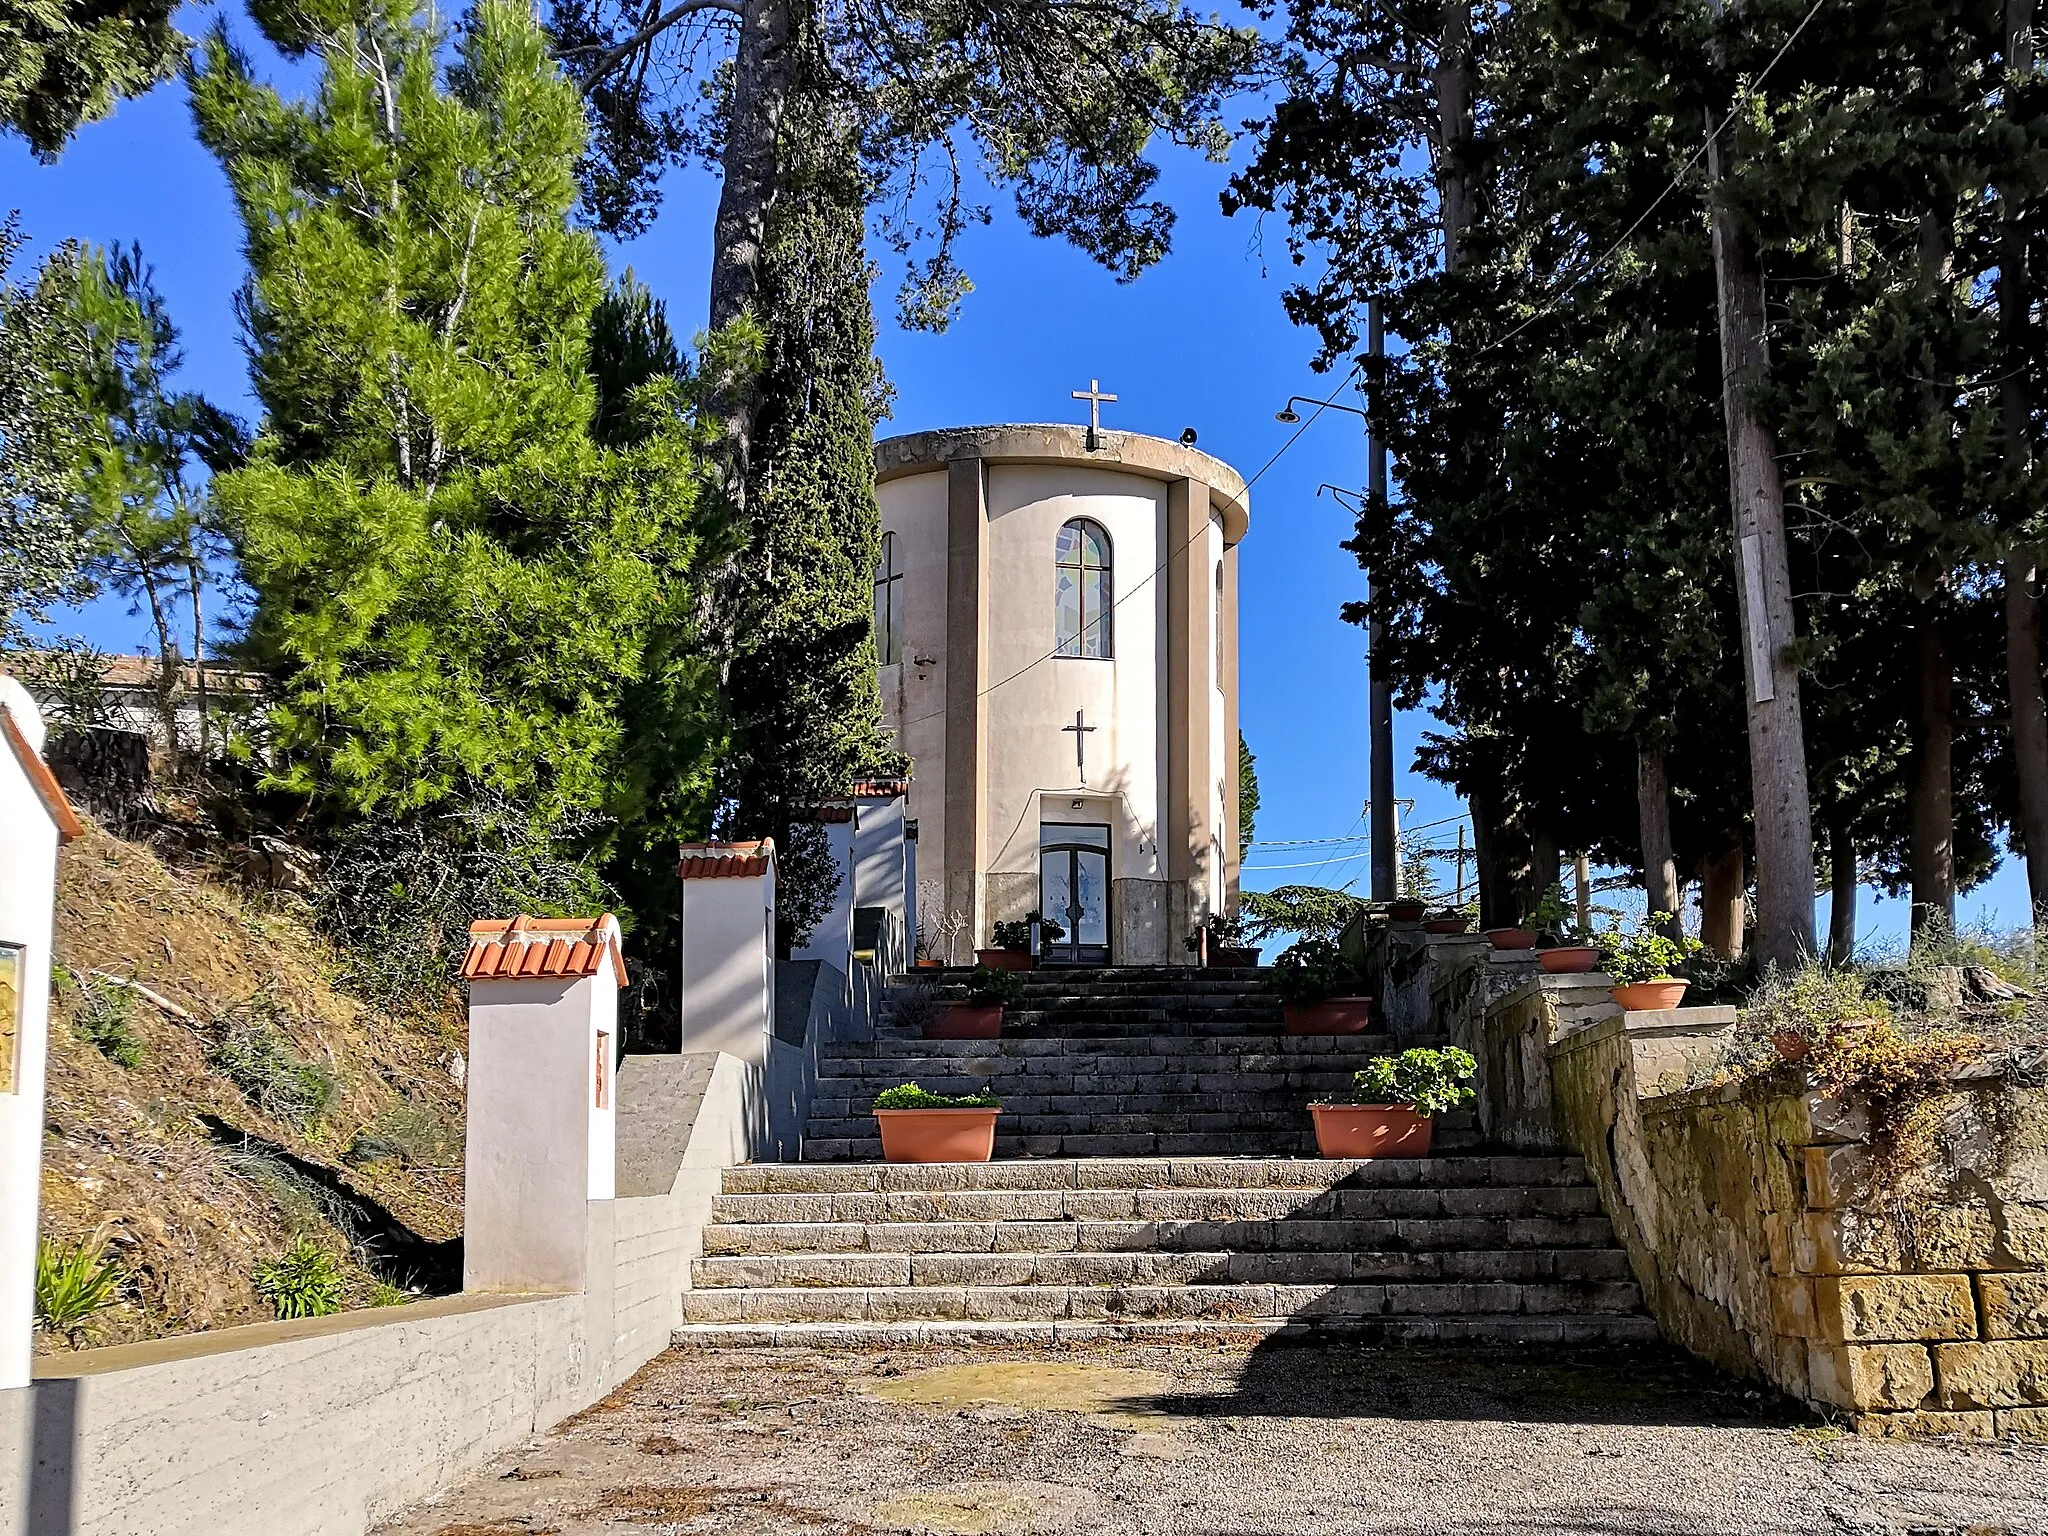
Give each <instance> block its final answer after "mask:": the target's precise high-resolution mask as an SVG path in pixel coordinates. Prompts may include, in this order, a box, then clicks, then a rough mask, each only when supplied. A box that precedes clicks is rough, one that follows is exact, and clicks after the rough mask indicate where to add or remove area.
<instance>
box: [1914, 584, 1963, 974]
mask: <svg viewBox="0 0 2048 1536" xmlns="http://www.w3.org/2000/svg"><path fill="white" fill-rule="evenodd" d="M1913 656H1914V661H1915V671H1916V672H1917V673H1918V679H1917V682H1918V695H1919V720H1918V729H1917V730H1916V731H1915V732H1914V742H1913V781H1912V784H1911V786H1910V787H1909V788H1908V790H1907V793H1906V799H1907V812H1906V814H1907V827H1906V838H1907V845H1906V868H1907V873H1908V875H1909V876H1910V877H1911V879H1912V882H1913V927H1912V931H1913V933H1914V934H1915V935H1919V934H1922V933H1925V932H1927V931H1928V929H1929V928H1930V927H1932V928H1937V929H1940V930H1941V931H1943V932H1952V931H1954V928H1955V920H1956V874H1955V790H1954V779H1953V777H1952V773H1953V766H1954V756H1955V709H1954V700H1953V693H1954V674H1953V670H1952V668H1951V666H1950V663H1949V652H1948V626H1947V624H1946V623H1945V622H1944V620H1943V615H1942V611H1941V598H1940V594H1938V593H1937V594H1936V595H1934V596H1933V597H1929V598H1927V599H1925V600H1924V601H1923V602H1922V603H1921V604H1920V623H1919V625H1918V626H1917V628H1916V629H1915V631H1914V636H1913Z"/></svg>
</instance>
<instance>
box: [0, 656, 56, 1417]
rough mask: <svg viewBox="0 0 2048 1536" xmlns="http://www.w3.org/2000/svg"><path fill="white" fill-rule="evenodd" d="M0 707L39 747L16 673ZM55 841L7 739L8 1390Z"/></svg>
mask: <svg viewBox="0 0 2048 1536" xmlns="http://www.w3.org/2000/svg"><path fill="white" fill-rule="evenodd" d="M0 709H5V710H7V711H8V712H9V713H10V714H11V715H12V716H13V718H14V721H15V724H16V725H17V726H19V727H20V729H21V733H22V735H23V736H24V737H25V738H26V739H27V741H28V744H29V746H30V747H31V748H32V749H34V750H35V751H37V752H41V751H42V747H43V719H42V713H41V712H40V711H39V710H38V709H37V708H36V706H35V703H34V701H33V700H31V699H30V698H29V695H28V691H27V690H26V689H24V688H23V687H22V686H21V684H20V683H18V682H16V681H15V680H14V679H13V678H11V677H0ZM57 845H58V838H57V824H56V823H55V822H54V821H53V820H51V817H50V812H49V810H48V808H47V807H46V806H45V805H44V804H43V800H42V797H41V796H40V795H39V794H37V792H36V787H35V785H34V784H32V783H31V782H30V781H29V777H28V775H27V773H26V772H25V771H24V770H23V767H22V764H21V763H20V761H19V760H18V759H17V758H16V757H15V755H14V751H13V749H12V748H11V747H10V746H8V745H7V744H5V743H0V944H10V945H19V946H21V949H22V960H21V967H20V973H19V974H18V975H17V976H16V978H15V983H16V989H17V1003H16V1006H17V1008H18V1010H19V1011H18V1013H17V1015H16V1026H17V1034H16V1037H15V1041H14V1046H13V1052H14V1061H13V1073H12V1077H13V1083H12V1089H11V1091H8V1092H0V1388H6V1387H19V1386H22V1385H24V1384H26V1382H27V1381H28V1378H29V1361H30V1358H31V1355H32V1353H33V1350H34V1330H35V1270H36V1217H37V1209H38V1199H37V1196H38V1191H39V1188H40V1186H41V1183H42V1164H43V1075H44V1066H45V1060H46V1050H47V1045H48V1034H49V1009H50V944H51V936H52V926H53V912H54V907H53V896H54V888H55V883H56V877H57Z"/></svg>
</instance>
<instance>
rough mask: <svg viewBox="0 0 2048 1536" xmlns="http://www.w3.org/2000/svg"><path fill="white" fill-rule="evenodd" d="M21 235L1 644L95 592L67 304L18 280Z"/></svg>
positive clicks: (5, 358)
mask: <svg viewBox="0 0 2048 1536" xmlns="http://www.w3.org/2000/svg"><path fill="white" fill-rule="evenodd" d="M21 245H22V238H21V235H20V232H19V229H18V226H17V225H16V223H15V221H14V219H13V218H11V217H10V218H8V219H6V220H5V221H4V222H0V646H8V645H13V644H15V643H17V642H18V641H19V640H20V639H21V637H22V625H23V624H24V623H25V622H26V623H37V622H40V621H42V620H43V619H45V618H46V617H48V615H49V612H50V609H51V608H53V607H54V606H56V605H57V604H59V603H64V602H72V601H76V600H78V599H80V598H82V597H83V596H84V595H85V593H86V591H87V586H86V581H85V574H84V565H85V558H86V545H85V537H84V530H83V528H82V526H81V517H80V508H79V505H78V483H77V463H76V461H75V460H74V459H73V457H72V456H71V454H70V453H69V451H68V444H69V443H70V442H71V441H72V439H73V437H74V435H75V434H76V432H77V430H78V425H79V423H78V406H77V402H76V400H75V398H74V397H73V396H72V395H71V393H70V392H69V391H68V390H66V389H65V388H64V386H63V383H62V380H61V378H60V377H59V371H60V365H61V363H62V362H63V359H64V352H63V345H64V336H65V329H64V325H63V305H62V302H61V299H60V297H59V295H57V294H56V293H54V292H51V291H50V290H48V289H46V288H44V287H43V286H42V285H41V284H39V283H38V284H28V283H21V282H17V281H16V280H15V279H14V278H13V276H12V275H11V271H10V269H11V268H12V265H13V262H14V257H15V255H16V253H17V252H18V251H19V250H20V249H21Z"/></svg>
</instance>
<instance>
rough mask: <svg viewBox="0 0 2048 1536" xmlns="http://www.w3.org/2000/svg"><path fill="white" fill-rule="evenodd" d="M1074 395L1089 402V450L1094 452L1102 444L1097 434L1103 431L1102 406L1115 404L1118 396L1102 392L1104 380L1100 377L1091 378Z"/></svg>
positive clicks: (1077, 398)
mask: <svg viewBox="0 0 2048 1536" xmlns="http://www.w3.org/2000/svg"><path fill="white" fill-rule="evenodd" d="M1073 395H1074V398H1075V399H1076V400H1086V401H1087V402H1088V451H1089V452H1090V453H1093V452H1094V451H1095V450H1096V449H1097V448H1098V447H1100V446H1101V444H1100V443H1098V442H1097V441H1096V436H1097V434H1098V433H1100V432H1101V431H1102V407H1103V406H1104V405H1105V404H1110V405H1113V404H1115V403H1116V396H1115V395H1105V394H1104V393H1103V392H1102V380H1100V379H1090V380H1089V381H1088V387H1087V388H1086V389H1077V390H1075V391H1074V392H1073Z"/></svg>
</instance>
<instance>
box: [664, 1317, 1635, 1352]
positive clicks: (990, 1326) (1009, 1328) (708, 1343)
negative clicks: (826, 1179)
mask: <svg viewBox="0 0 2048 1536" xmlns="http://www.w3.org/2000/svg"><path fill="white" fill-rule="evenodd" d="M1657 1336H1658V1335H1657V1325H1656V1323H1655V1322H1653V1321H1652V1320H1651V1319H1650V1318H1648V1317H1644V1316H1641V1315H1639V1314H1629V1313H1612V1312H1596V1313H1588V1314H1584V1315H1578V1316H1573V1315H1568V1314H1558V1315H1554V1316H1548V1315H1543V1316H1529V1315H1500V1314H1494V1315H1489V1314H1485V1313H1479V1314H1470V1313H1467V1314H1459V1315H1453V1316H1425V1315H1404V1316H1398V1317H1397V1316H1382V1317H1374V1318H1342V1317H1309V1318H1301V1319H1293V1318H1285V1319H1283V1318H1263V1319H1258V1320H1254V1321H1232V1320H1227V1319H1221V1318H1211V1319H1202V1320H1196V1321H1188V1320H1185V1319H1182V1320H1173V1321H1150V1320H1144V1319H1121V1320H1118V1321H1114V1322H1110V1321H1103V1322H1060V1321H1052V1322H1022V1323H1020V1322H1002V1323H999V1322H955V1321H947V1320H941V1321H936V1322H933V1321H927V1322H905V1323H685V1324H684V1325H683V1326H682V1327H680V1328H678V1329H676V1330H675V1334H674V1343H675V1344H676V1346H677V1347H678V1348H680V1349H692V1350H711V1349H807V1348H816V1349H896V1348H921V1347H925V1346H929V1345H961V1346H983V1345H1025V1344H1084V1343H1109V1342H1118V1341H1131V1342H1139V1343H1178V1342H1187V1343H1204V1344H1207V1343H1236V1344H1245V1343H1252V1342H1256V1341H1258V1340H1261V1339H1301V1340H1315V1339H1349V1340H1359V1341H1362V1342H1367V1343H1388V1344H1437V1343H1440V1344H1571V1345H1594V1344H1648V1343H1654V1342H1655V1341H1656V1339H1657Z"/></svg>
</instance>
